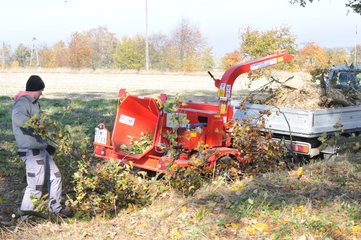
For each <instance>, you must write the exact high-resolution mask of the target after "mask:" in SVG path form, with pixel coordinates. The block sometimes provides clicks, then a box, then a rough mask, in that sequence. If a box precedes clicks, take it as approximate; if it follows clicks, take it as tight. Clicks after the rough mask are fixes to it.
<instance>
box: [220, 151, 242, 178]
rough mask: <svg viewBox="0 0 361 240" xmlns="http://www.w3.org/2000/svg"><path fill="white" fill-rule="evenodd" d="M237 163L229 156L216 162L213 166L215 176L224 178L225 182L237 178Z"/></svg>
mask: <svg viewBox="0 0 361 240" xmlns="http://www.w3.org/2000/svg"><path fill="white" fill-rule="evenodd" d="M235 171H236V172H235ZM238 172H239V163H238V162H237V161H236V160H235V159H234V158H232V157H231V156H229V155H226V156H223V157H221V158H220V159H218V160H217V162H216V165H215V171H214V175H215V176H221V177H224V178H225V179H226V180H232V179H235V178H238Z"/></svg>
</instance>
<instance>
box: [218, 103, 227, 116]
mask: <svg viewBox="0 0 361 240" xmlns="http://www.w3.org/2000/svg"><path fill="white" fill-rule="evenodd" d="M226 107H227V106H226V104H225V103H222V104H221V107H220V110H219V111H220V112H219V113H220V114H225V113H226Z"/></svg>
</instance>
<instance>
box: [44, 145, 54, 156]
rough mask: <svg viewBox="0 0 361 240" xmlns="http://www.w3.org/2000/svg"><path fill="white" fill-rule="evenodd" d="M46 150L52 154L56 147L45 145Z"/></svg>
mask: <svg viewBox="0 0 361 240" xmlns="http://www.w3.org/2000/svg"><path fill="white" fill-rule="evenodd" d="M46 151H47V152H48V153H49V154H50V155H54V153H55V151H56V148H55V147H54V146H51V145H48V146H46Z"/></svg>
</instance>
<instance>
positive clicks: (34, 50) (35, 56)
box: [30, 37, 39, 67]
mask: <svg viewBox="0 0 361 240" xmlns="http://www.w3.org/2000/svg"><path fill="white" fill-rule="evenodd" d="M35 41H36V37H33V47H32V50H31V53H30V66H31V65H32V63H33V59H35V60H36V66H37V67H39V55H38V49H37V48H36V47H35Z"/></svg>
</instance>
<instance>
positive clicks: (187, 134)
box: [93, 51, 294, 172]
mask: <svg viewBox="0 0 361 240" xmlns="http://www.w3.org/2000/svg"><path fill="white" fill-rule="evenodd" d="M293 59H294V57H293V56H292V55H290V54H288V53H287V52H286V51H279V52H276V53H274V54H272V55H269V56H267V57H263V58H260V59H256V60H254V61H249V62H245V63H240V64H236V65H234V66H232V67H230V68H229V69H227V70H226V72H225V73H224V74H223V76H222V78H221V79H214V78H213V79H214V81H215V82H214V83H215V86H216V87H217V88H218V93H217V95H218V103H215V104H208V103H198V102H187V103H179V104H178V108H177V110H176V112H168V111H167V109H166V108H165V107H164V106H165V104H166V101H167V95H165V94H160V95H159V97H157V98H149V97H139V96H133V95H131V94H129V93H128V92H127V91H126V90H125V89H120V90H119V94H118V107H117V114H116V117H115V121H114V126H113V132H112V134H110V132H109V131H108V130H107V128H106V127H105V126H104V124H99V125H98V127H97V128H96V129H95V139H94V143H93V144H94V154H95V156H97V157H100V158H104V159H106V160H109V159H116V160H119V161H121V162H123V163H130V162H132V165H133V166H135V167H138V168H141V169H145V170H150V171H155V172H164V171H166V168H167V165H168V164H169V163H173V164H177V165H178V166H184V167H186V166H188V165H189V161H190V159H191V157H192V156H194V155H195V154H199V152H198V151H199V144H200V143H201V144H202V147H203V148H207V150H208V152H211V154H208V155H207V159H206V161H208V163H209V165H208V166H209V167H214V166H215V164H216V163H217V161H218V160H220V159H222V158H224V157H228V158H231V159H233V160H234V161H240V162H242V161H245V159H244V158H243V156H242V155H241V154H240V153H239V151H238V150H237V149H235V148H232V140H231V134H230V133H231V132H230V131H231V129H229V127H227V126H228V124H227V123H229V122H230V121H232V117H233V109H234V107H233V106H231V104H230V101H231V97H232V87H233V83H234V81H235V80H236V78H237V77H238V76H239V75H241V74H242V73H247V72H250V71H253V70H257V69H260V68H264V67H267V66H272V65H275V64H278V63H282V62H287V61H292V60H293ZM210 75H211V74H210ZM211 76H212V75H211ZM212 77H213V76H212ZM179 119H183V121H179ZM184 120H186V121H184ZM172 133H175V135H176V138H173V139H171V138H170V135H171V134H172ZM145 135H147V136H148V138H149V141H148V147H147V148H146V149H143V151H142V152H137V151H129V149H130V148H131V145H132V144H134V143H136V142H139V139H142V138H144V136H145ZM174 144H175V145H176V146H177V147H176V148H174V146H173V147H172V145H174ZM170 150H172V152H170Z"/></svg>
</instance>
